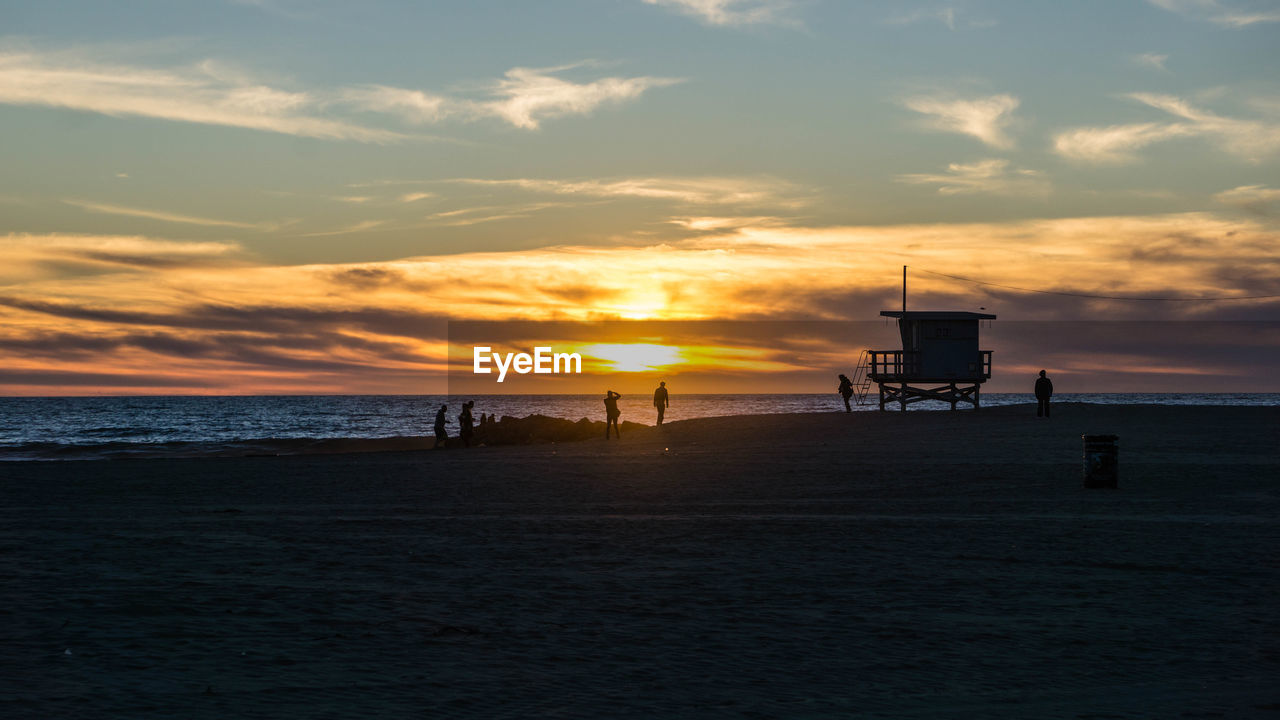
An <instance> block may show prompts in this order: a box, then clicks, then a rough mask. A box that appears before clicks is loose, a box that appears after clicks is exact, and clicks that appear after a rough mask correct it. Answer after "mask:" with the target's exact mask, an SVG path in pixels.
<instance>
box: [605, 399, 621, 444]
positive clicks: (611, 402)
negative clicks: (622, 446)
mask: <svg viewBox="0 0 1280 720" xmlns="http://www.w3.org/2000/svg"><path fill="white" fill-rule="evenodd" d="M620 397H622V396H621V395H619V394H618V393H616V392H614V391H612V390H607V391H605V396H604V439H605V440H608V439H609V427H610V426H612V427H613V434H614V435H615V436H617V438H618V439H619V440H621V439H622V433H620V432H618V416H619V415H621V414H622V411H621V410H619V409H618V398H620Z"/></svg>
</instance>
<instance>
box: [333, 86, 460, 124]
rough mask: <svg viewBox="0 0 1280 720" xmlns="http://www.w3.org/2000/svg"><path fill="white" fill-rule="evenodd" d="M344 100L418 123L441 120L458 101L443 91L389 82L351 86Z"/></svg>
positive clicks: (362, 108) (345, 91)
mask: <svg viewBox="0 0 1280 720" xmlns="http://www.w3.org/2000/svg"><path fill="white" fill-rule="evenodd" d="M341 100H342V102H344V103H347V104H349V105H353V106H355V107H356V108H358V109H360V110H363V111H365V112H375V113H388V114H393V115H398V116H400V117H402V118H404V119H405V120H407V121H409V122H412V123H417V124H423V123H434V122H439V121H440V120H443V119H444V118H445V117H447V116H449V115H450V114H452V113H453V112H454V105H455V103H454V101H453V100H450V99H449V98H447V97H444V96H442V95H432V94H430V93H426V92H423V91H421V90H406V89H404V88H397V87H388V86H386V85H370V86H367V87H358V88H348V89H346V90H343V91H342V97H341Z"/></svg>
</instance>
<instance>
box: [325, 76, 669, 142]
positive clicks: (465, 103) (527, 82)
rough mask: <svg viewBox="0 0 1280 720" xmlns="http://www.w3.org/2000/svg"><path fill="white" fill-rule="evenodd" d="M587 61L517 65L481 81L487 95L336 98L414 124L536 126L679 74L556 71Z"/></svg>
mask: <svg viewBox="0 0 1280 720" xmlns="http://www.w3.org/2000/svg"><path fill="white" fill-rule="evenodd" d="M588 65H591V63H589V62H582V63H573V64H570V65H561V66H557V67H549V68H525V67H517V68H512V69H510V70H508V71H507V72H506V73H505V74H504V76H503V77H502V78H501V79H500V80H497V81H496V82H493V83H489V84H487V85H485V86H484V90H483V95H485V96H487V97H481V98H468V97H450V96H445V95H434V94H430V93H426V92H422V91H419V90H406V89H404V88H396V87H387V86H383V85H377V86H370V87H363V88H353V89H349V90H347V91H345V92H344V93H343V96H342V101H343V102H344V103H346V104H349V105H351V106H353V107H355V108H356V109H358V110H362V111H366V112H380V113H390V114H393V115H398V116H400V117H401V118H403V119H404V120H405V121H407V122H410V123H415V124H425V123H436V122H440V121H442V120H444V119H446V118H458V119H461V120H476V119H480V118H497V119H499V120H503V121H505V122H507V123H510V124H511V125H514V126H515V127H518V128H523V129H526V130H536V129H537V128H538V127H539V125H541V123H542V122H543V121H544V120H548V119H552V118H559V117H565V116H569V115H590V114H591V113H592V112H593V111H595V110H596V109H597V108H599V107H600V106H602V105H606V104H616V103H621V102H625V101H627V100H634V99H635V98H638V97H640V96H641V95H642V94H644V93H645V91H647V90H650V89H653V88H658V87H665V86H668V85H675V84H677V83H679V82H682V80H680V79H679V78H664V77H604V78H597V79H592V80H587V81H583V82H574V81H572V80H568V79H565V78H564V77H561V75H562V74H563V73H565V72H567V71H570V70H575V69H578V68H581V67H585V66H588Z"/></svg>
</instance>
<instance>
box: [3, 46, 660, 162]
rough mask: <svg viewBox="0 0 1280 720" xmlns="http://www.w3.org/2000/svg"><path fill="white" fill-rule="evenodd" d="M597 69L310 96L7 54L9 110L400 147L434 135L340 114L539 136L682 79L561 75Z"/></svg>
mask: <svg viewBox="0 0 1280 720" xmlns="http://www.w3.org/2000/svg"><path fill="white" fill-rule="evenodd" d="M588 64H589V63H577V64H573V65H564V66H559V67H552V68H525V67H516V68H512V69H510V70H508V71H507V72H506V73H505V75H504V76H503V77H502V78H500V79H498V80H496V81H493V82H490V83H487V84H485V85H484V86H483V89H482V91H481V92H480V93H479V94H478V96H477V97H466V96H461V97H453V96H446V95H439V94H433V93H429V92H425V91H422V90H414V89H405V88H396V87H390V86H386V85H366V86H358V87H346V88H337V89H322V90H311V91H302V90H297V91H292V90H282V89H279V88H274V87H270V86H268V85H264V84H261V83H257V82H255V81H254V80H253V79H252V78H250V77H248V76H247V75H246V74H244V73H241V72H238V71H234V70H232V69H228V68H226V67H224V66H222V65H220V64H219V63H216V62H212V61H205V62H202V63H199V64H197V65H195V66H185V67H176V68H167V69H152V68H144V67H135V66H128V65H120V64H112V63H106V62H102V61H99V60H97V59H94V58H92V57H88V56H85V55H81V54H76V53H54V52H35V51H23V52H13V51H4V50H0V104H9V105H27V106H46V107H59V108H67V109H71V110H78V111H82V112H95V113H101V114H104V115H111V116H117V117H122V116H139V117H150V118H160V119H164V120H172V121H178V122H190V123H198V124H204V125H222V126H229V127H239V128H249V129H253V130H263V131H268V132H276V133H283V134H287V135H296V136H299V137H310V138H320V139H326V140H355V141H360V142H368V143H391V142H396V141H400V140H405V139H408V138H410V137H413V138H415V139H439V138H429V137H428V136H423V135H413V136H410V135H407V134H405V133H402V132H398V131H395V130H388V129H383V128H375V127H368V126H365V125H362V124H358V123H354V122H351V121H348V120H345V119H341V118H337V117H332V115H333V114H334V113H335V112H337V113H340V112H342V111H348V112H356V113H365V114H374V115H379V116H382V117H384V118H387V117H391V118H397V119H399V120H400V121H402V122H405V123H409V124H412V125H424V124H436V123H440V122H443V121H445V120H448V119H456V120H458V121H461V122H470V121H475V120H478V119H482V118H497V119H500V120H503V121H505V122H507V123H510V124H511V125H513V126H515V127H518V128H522V129H528V130H533V129H537V128H538V127H539V126H540V124H541V123H542V122H543V121H545V120H548V119H552V118H559V117H566V116H570V115H590V114H591V113H592V112H594V111H595V110H596V109H597V108H599V107H601V106H603V105H608V104H618V103H622V102H626V101H628V100H634V99H635V98H638V97H639V96H640V95H642V94H644V93H645V92H646V91H648V90H650V89H652V88H656V87H664V86H668V85H673V84H676V83H678V82H681V80H679V79H676V78H662V77H603V78H595V79H588V80H585V81H581V82H574V81H572V80H568V79H565V78H564V77H561V75H562V74H563V73H565V72H567V71H569V70H573V69H576V68H580V67H583V66H585V65H588Z"/></svg>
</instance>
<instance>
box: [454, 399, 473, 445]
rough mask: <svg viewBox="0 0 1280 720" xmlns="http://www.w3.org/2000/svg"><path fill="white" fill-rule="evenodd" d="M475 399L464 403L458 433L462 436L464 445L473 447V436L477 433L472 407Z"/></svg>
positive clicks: (459, 417)
mask: <svg viewBox="0 0 1280 720" xmlns="http://www.w3.org/2000/svg"><path fill="white" fill-rule="evenodd" d="M475 404H476V401H475V400H468V401H467V402H464V403H462V413H461V414H459V415H458V435H459V436H460V437H461V438H462V447H471V436H472V435H473V434H475V419H474V418H473V417H472V416H471V408H473V407H475Z"/></svg>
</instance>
